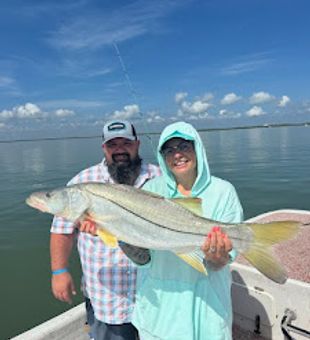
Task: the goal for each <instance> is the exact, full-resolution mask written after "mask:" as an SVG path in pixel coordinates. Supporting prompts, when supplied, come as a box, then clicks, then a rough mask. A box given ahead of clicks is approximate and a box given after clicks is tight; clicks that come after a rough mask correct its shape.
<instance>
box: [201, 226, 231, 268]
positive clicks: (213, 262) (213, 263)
mask: <svg viewBox="0 0 310 340" xmlns="http://www.w3.org/2000/svg"><path fill="white" fill-rule="evenodd" d="M201 250H202V251H203V252H204V254H205V260H206V262H207V264H208V265H209V266H210V267H211V268H212V269H214V270H219V269H221V268H222V267H223V266H225V265H226V264H227V263H228V261H229V252H230V251H231V250H232V243H231V241H230V239H229V238H228V237H227V235H226V234H225V233H222V232H221V228H220V227H213V229H212V231H211V232H210V233H209V234H208V235H207V237H206V240H205V242H204V244H203V245H202V247H201Z"/></svg>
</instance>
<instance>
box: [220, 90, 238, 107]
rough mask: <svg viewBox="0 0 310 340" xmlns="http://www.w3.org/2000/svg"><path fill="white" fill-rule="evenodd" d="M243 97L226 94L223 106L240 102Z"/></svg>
mask: <svg viewBox="0 0 310 340" xmlns="http://www.w3.org/2000/svg"><path fill="white" fill-rule="evenodd" d="M240 99H241V97H239V96H237V95H236V94H235V93H233V92H232V93H228V94H226V95H225V96H224V97H223V99H222V100H221V104H222V105H231V104H233V103H236V102H237V101H239V100H240Z"/></svg>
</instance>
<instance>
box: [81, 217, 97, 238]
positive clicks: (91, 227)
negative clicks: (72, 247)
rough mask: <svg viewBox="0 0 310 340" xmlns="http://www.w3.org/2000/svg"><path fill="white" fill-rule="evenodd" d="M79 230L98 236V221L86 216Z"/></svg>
mask: <svg viewBox="0 0 310 340" xmlns="http://www.w3.org/2000/svg"><path fill="white" fill-rule="evenodd" d="M79 230H80V231H81V232H83V233H89V234H91V235H93V236H97V226H96V223H95V222H94V221H93V220H91V219H88V218H86V219H85V220H83V221H82V222H81V223H80V225H79Z"/></svg>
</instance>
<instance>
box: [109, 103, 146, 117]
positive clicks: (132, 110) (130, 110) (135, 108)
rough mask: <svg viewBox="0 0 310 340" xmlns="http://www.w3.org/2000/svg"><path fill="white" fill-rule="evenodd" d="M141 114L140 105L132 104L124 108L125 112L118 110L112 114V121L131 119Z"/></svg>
mask: <svg viewBox="0 0 310 340" xmlns="http://www.w3.org/2000/svg"><path fill="white" fill-rule="evenodd" d="M139 112H140V109H139V105H136V104H132V105H126V106H124V109H123V110H116V111H114V112H113V114H112V119H129V118H132V117H133V116H135V115H136V114H137V113H139Z"/></svg>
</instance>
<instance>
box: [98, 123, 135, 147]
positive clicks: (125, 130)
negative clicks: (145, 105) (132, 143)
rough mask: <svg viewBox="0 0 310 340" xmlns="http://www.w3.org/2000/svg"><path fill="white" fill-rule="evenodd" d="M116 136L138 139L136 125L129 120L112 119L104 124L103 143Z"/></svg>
mask: <svg viewBox="0 0 310 340" xmlns="http://www.w3.org/2000/svg"><path fill="white" fill-rule="evenodd" d="M114 138H127V139H130V140H137V139H138V138H137V133H136V130H135V128H134V126H133V125H132V124H131V123H130V122H128V121H127V120H111V121H109V122H107V123H106V124H105V125H104V127H103V131H102V142H103V144H104V143H106V142H107V141H109V140H111V139H114Z"/></svg>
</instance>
